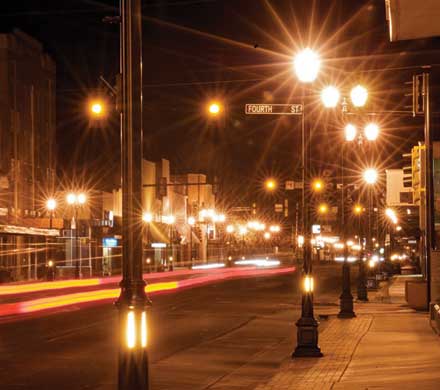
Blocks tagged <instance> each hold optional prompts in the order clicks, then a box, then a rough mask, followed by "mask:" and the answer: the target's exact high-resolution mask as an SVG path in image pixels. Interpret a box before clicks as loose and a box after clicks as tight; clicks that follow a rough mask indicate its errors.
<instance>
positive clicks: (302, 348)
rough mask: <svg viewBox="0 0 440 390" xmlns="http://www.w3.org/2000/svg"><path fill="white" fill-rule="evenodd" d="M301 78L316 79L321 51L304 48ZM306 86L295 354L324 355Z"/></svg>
mask: <svg viewBox="0 0 440 390" xmlns="http://www.w3.org/2000/svg"><path fill="white" fill-rule="evenodd" d="M294 66H295V71H296V75H297V77H298V79H299V80H300V81H301V82H303V83H311V82H313V81H314V80H315V79H316V77H317V75H318V72H319V67H320V60H319V57H318V55H317V54H316V53H315V52H313V51H312V50H310V49H305V50H303V51H302V52H300V53H299V54H297V56H296V57H295V60H294ZM306 94H307V87H303V102H302V104H303V115H302V180H303V193H302V203H303V210H304V218H303V235H304V246H303V257H304V259H303V289H302V301H301V318H300V319H299V320H298V321H297V322H296V326H297V345H296V348H295V351H294V352H293V353H292V357H321V356H323V355H322V353H321V349H320V348H319V346H318V321H316V319H315V317H314V314H313V274H312V240H311V238H312V237H311V226H310V204H309V200H308V198H306V191H308V190H309V189H310V173H309V164H310V146H311V145H310V126H309V123H308V120H307V119H308V117H306V108H305V104H306V100H307V96H306Z"/></svg>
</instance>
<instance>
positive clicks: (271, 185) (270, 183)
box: [264, 179, 277, 191]
mask: <svg viewBox="0 0 440 390" xmlns="http://www.w3.org/2000/svg"><path fill="white" fill-rule="evenodd" d="M264 186H265V187H266V189H267V190H268V191H274V190H275V189H276V188H277V182H276V181H275V180H274V179H267V180H266V181H265V182H264Z"/></svg>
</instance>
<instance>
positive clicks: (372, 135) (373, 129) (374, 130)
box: [364, 123, 379, 141]
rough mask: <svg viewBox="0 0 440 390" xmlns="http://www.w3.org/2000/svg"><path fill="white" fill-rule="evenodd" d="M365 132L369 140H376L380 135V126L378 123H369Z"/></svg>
mask: <svg viewBox="0 0 440 390" xmlns="http://www.w3.org/2000/svg"><path fill="white" fill-rule="evenodd" d="M364 134H365V138H366V139H367V140H368V141H375V140H376V139H377V137H378V136H379V126H378V125H377V124H376V123H369V124H368V125H367V126H365V129H364Z"/></svg>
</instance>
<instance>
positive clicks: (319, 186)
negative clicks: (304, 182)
mask: <svg viewBox="0 0 440 390" xmlns="http://www.w3.org/2000/svg"><path fill="white" fill-rule="evenodd" d="M323 188H324V182H323V181H322V180H321V179H315V180H313V182H312V190H313V191H315V192H321V191H322V190H323Z"/></svg>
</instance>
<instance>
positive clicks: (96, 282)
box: [0, 267, 246, 296]
mask: <svg viewBox="0 0 440 390" xmlns="http://www.w3.org/2000/svg"><path fill="white" fill-rule="evenodd" d="M242 269H246V268H243V267H240V268H227V269H224V268H218V269H215V268H212V269H204V268H199V269H192V270H188V269H185V270H176V271H173V272H172V273H168V272H159V273H146V274H144V279H146V280H147V281H149V280H155V279H165V278H171V277H175V276H188V275H198V274H201V273H206V272H207V271H209V272H210V273H217V272H219V273H236V272H240V271H241V270H242ZM120 281H121V275H117V276H110V277H105V278H90V279H67V280H54V281H48V282H36V283H26V284H8V285H0V296H4V295H17V294H28V293H34V292H39V291H54V290H63V289H70V288H81V287H94V286H103V285H106V284H116V283H119V282H120Z"/></svg>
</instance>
